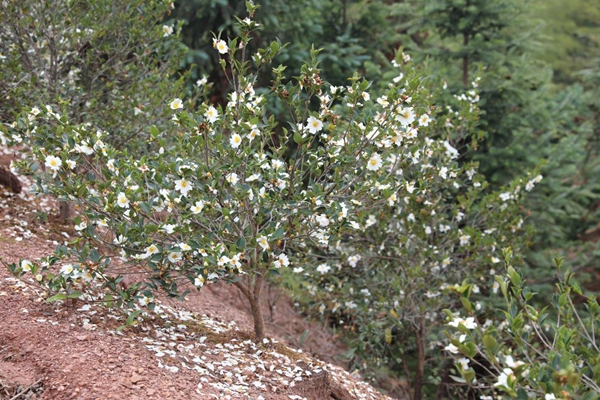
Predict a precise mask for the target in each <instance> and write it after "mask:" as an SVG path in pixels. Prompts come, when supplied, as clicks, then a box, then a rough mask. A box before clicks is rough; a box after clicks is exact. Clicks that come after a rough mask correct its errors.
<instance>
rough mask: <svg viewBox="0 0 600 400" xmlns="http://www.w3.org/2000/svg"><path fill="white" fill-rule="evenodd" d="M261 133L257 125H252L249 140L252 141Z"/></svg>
mask: <svg viewBox="0 0 600 400" xmlns="http://www.w3.org/2000/svg"><path fill="white" fill-rule="evenodd" d="M259 135H260V130H259V129H258V127H257V126H256V125H252V127H251V130H250V133H249V134H248V140H249V141H252V140H254V138H255V137H257V136H259Z"/></svg>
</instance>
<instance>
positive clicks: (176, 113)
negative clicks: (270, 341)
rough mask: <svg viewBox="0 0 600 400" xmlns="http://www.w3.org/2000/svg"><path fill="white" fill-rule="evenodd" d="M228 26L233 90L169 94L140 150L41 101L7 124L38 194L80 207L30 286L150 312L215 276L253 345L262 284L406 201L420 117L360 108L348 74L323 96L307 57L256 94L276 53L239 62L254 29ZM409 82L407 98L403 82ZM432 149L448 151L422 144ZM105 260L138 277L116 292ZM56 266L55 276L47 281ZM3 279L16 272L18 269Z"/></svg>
mask: <svg viewBox="0 0 600 400" xmlns="http://www.w3.org/2000/svg"><path fill="white" fill-rule="evenodd" d="M253 10H254V6H253V5H252V4H249V12H250V14H252V12H253ZM239 24H240V31H241V32H242V35H241V36H240V37H239V38H236V39H232V40H228V41H226V40H225V38H221V37H215V39H214V42H213V44H214V47H215V51H217V52H218V53H219V54H221V55H222V59H221V65H222V67H223V69H224V70H225V71H226V72H227V74H228V76H229V77H230V80H231V82H230V84H231V87H233V88H235V90H234V91H233V92H232V93H230V95H229V102H228V103H227V104H226V105H225V106H220V105H215V104H208V103H205V104H203V105H201V106H200V107H199V109H198V110H191V109H186V106H185V105H184V104H185V103H184V102H183V101H182V100H181V99H180V98H174V99H171V101H170V102H169V107H170V109H171V112H172V118H171V123H172V131H171V132H166V131H163V130H162V129H159V128H158V127H157V126H148V127H147V135H148V137H149V142H148V145H147V146H148V152H147V155H144V156H142V157H140V156H139V155H138V154H134V153H130V152H129V151H128V150H126V149H117V148H115V147H113V146H111V145H110V143H109V141H108V140H106V139H107V137H110V133H108V132H106V131H105V130H103V129H102V126H101V125H97V126H94V125H90V124H86V123H76V122H74V121H71V120H70V119H69V118H68V117H67V116H66V115H65V114H62V115H59V114H58V113H57V112H56V111H55V110H54V109H53V108H52V107H49V106H48V107H39V108H34V109H31V110H27V112H26V113H25V114H24V115H23V116H22V118H20V119H19V120H18V121H17V123H16V124H15V125H14V126H15V128H16V130H18V132H20V133H21V134H22V135H23V140H25V141H27V143H31V144H32V146H33V151H34V153H35V154H36V155H37V157H38V161H32V163H31V165H30V168H31V169H32V170H35V169H38V166H39V163H43V164H44V165H45V166H46V172H47V174H46V175H40V179H39V180H38V187H39V190H40V191H50V192H52V193H55V194H56V195H58V196H60V197H62V198H68V199H69V200H71V201H73V202H76V203H78V204H79V205H80V206H81V214H80V215H79V216H77V217H76V218H75V223H76V227H75V228H76V229H77V230H78V231H79V232H80V233H81V239H80V240H77V241H76V242H75V243H73V246H71V247H70V248H69V249H64V248H61V249H60V251H59V254H57V256H55V257H53V258H51V259H48V260H46V264H44V263H41V264H40V263H37V264H34V266H33V267H31V268H30V270H31V271H32V272H33V273H35V274H36V275H37V276H38V278H39V277H41V279H39V281H40V282H41V283H42V284H43V285H46V286H47V287H49V288H52V289H53V290H60V291H61V294H62V296H65V295H66V296H77V295H78V294H79V290H77V291H73V290H72V288H73V287H74V286H77V285H79V286H78V287H81V286H82V285H83V284H84V283H85V281H86V280H88V279H89V280H92V281H98V282H103V284H104V288H105V289H106V290H107V291H108V292H109V295H110V301H113V300H115V299H116V298H118V299H120V300H121V301H124V302H128V303H131V302H134V301H136V300H137V301H139V302H141V303H143V304H147V305H148V306H150V307H152V304H153V303H152V299H153V296H154V294H155V292H156V291H157V290H159V289H162V290H164V291H165V292H166V293H167V294H168V295H170V296H180V295H181V296H183V295H185V294H186V292H183V293H182V290H184V289H185V286H183V289H182V284H183V282H184V281H187V282H189V283H190V284H191V285H193V286H195V287H196V288H201V287H202V286H204V285H205V284H209V283H210V282H214V281H216V280H225V281H227V282H230V283H232V284H234V285H236V286H237V287H238V288H239V289H240V290H241V291H242V293H243V294H244V296H245V297H246V298H247V299H248V301H249V303H250V305H251V308H252V311H253V316H254V324H255V332H256V336H257V339H262V337H263V336H264V321H263V317H262V310H261V308H260V303H259V298H260V293H261V288H262V285H263V281H264V279H265V277H267V276H268V275H269V274H273V273H275V274H276V273H278V271H279V270H280V269H281V268H282V267H287V266H289V264H290V258H291V257H292V256H294V257H295V256H296V255H297V254H300V253H301V252H303V251H308V250H310V249H311V248H310V247H309V246H306V244H307V243H309V242H311V243H315V244H320V245H326V244H328V243H335V242H337V241H338V240H339V239H338V238H339V237H341V235H343V234H344V232H347V231H349V230H350V229H354V227H356V226H358V225H360V224H364V223H365V222H364V221H363V220H364V218H365V216H366V215H367V214H368V212H367V211H368V210H377V209H381V207H384V206H387V205H388V204H390V203H394V202H395V200H394V199H400V198H403V197H404V196H407V195H409V194H413V193H414V192H415V186H414V185H415V183H413V182H412V181H409V180H407V179H405V178H403V176H402V175H401V174H400V170H401V168H402V166H403V165H404V163H406V162H407V160H406V159H405V158H404V157H405V156H406V155H408V154H409V151H410V153H411V154H413V151H412V150H409V149H410V147H411V146H412V144H413V142H412V141H411V140H409V139H410V138H411V135H414V134H416V133H417V132H416V130H415V129H413V127H412V125H411V124H412V123H413V122H414V121H416V120H417V119H421V120H422V121H425V120H427V118H428V117H426V115H425V114H426V109H425V108H423V109H422V110H417V109H414V108H412V107H411V106H410V104H409V103H410V95H409V94H407V93H405V91H404V90H403V89H400V88H397V87H392V88H390V90H389V91H388V93H387V97H386V98H385V99H382V100H381V102H384V105H381V104H373V103H372V101H371V99H370V95H369V93H368V88H369V82H366V81H364V80H361V79H360V78H358V77H354V78H352V79H351V85H350V86H348V87H346V88H336V87H331V86H330V85H328V84H327V83H325V82H323V81H322V79H321V78H320V76H319V69H318V65H317V64H318V63H317V62H316V55H317V51H314V50H313V51H312V60H311V62H310V63H308V64H306V65H304V66H303V67H302V69H301V72H300V76H298V77H297V78H295V80H294V81H286V80H285V79H284V78H283V76H282V72H283V69H284V68H283V67H281V66H280V67H277V68H275V69H274V73H275V75H276V78H275V80H274V82H273V85H272V87H271V90H270V92H269V93H264V94H259V93H257V92H256V91H255V89H254V84H255V82H256V81H255V79H256V76H257V73H258V72H259V71H260V69H261V68H263V67H265V66H267V65H268V64H269V63H270V62H271V61H272V59H273V58H274V57H275V55H276V54H277V53H278V52H279V51H280V49H281V44H279V43H278V42H273V43H272V44H271V45H270V46H269V47H267V48H264V49H260V50H259V51H258V52H257V53H256V54H253V55H252V56H251V57H250V59H247V55H246V54H245V49H246V46H247V44H248V42H249V40H250V38H251V32H252V31H253V30H254V29H256V26H255V24H254V22H253V21H252V20H250V19H249V18H248V19H245V20H240V21H239ZM412 87H413V89H411V90H413V91H416V90H417V89H418V87H419V80H418V79H417V78H415V79H414V81H413V84H412ZM269 98H277V99H279V100H280V101H281V102H283V103H284V104H285V105H286V107H287V108H288V110H289V116H288V118H289V119H288V121H287V123H286V124H278V123H277V122H276V121H275V120H274V118H273V117H272V116H269V115H266V113H265V103H266V102H267V101H268V100H269ZM336 105H339V110H338V109H337V108H336V107H337V106H336ZM342 111H343V112H342ZM422 123H426V122H422ZM42 127H43V128H42ZM440 146H441V147H442V148H447V149H448V150H446V151H451V150H449V149H450V146H449V145H448V146H446V147H444V144H443V143H437V142H435V143H433V142H432V143H431V147H432V148H436V149H437V148H438V147H440ZM412 157H413V158H414V157H417V156H416V155H414V154H413V155H412ZM46 178H47V179H46ZM414 195H417V193H414ZM115 257H120V258H121V260H122V261H123V262H125V263H126V265H128V266H131V268H130V269H129V268H128V269H126V271H125V273H127V272H138V271H140V270H143V271H145V272H146V279H145V280H144V281H143V282H137V283H134V284H131V285H130V286H128V287H126V288H123V287H122V286H121V285H119V282H121V281H122V280H123V274H122V273H116V272H115V271H114V269H111V260H112V259H114V258H115ZM56 264H61V272H60V273H59V274H58V275H55V274H54V273H52V272H50V267H51V266H52V265H56ZM65 265H68V267H66V266H65ZM134 266H135V268H134ZM13 271H14V272H15V274H17V275H21V274H23V273H25V272H26V271H25V270H24V269H23V267H22V265H20V266H19V265H14V266H13ZM88 284H89V283H85V285H88ZM62 296H61V297H62Z"/></svg>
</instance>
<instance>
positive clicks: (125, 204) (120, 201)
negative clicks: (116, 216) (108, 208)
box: [117, 192, 129, 208]
mask: <svg viewBox="0 0 600 400" xmlns="http://www.w3.org/2000/svg"><path fill="white" fill-rule="evenodd" d="M117 205H118V206H119V207H121V208H129V199H128V198H127V196H125V193H123V192H120V193H119V195H118V196H117Z"/></svg>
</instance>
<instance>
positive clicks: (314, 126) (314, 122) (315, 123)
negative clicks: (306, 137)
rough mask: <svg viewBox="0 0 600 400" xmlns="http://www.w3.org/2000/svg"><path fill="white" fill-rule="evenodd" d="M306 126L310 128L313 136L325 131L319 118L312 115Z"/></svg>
mask: <svg viewBox="0 0 600 400" xmlns="http://www.w3.org/2000/svg"><path fill="white" fill-rule="evenodd" d="M306 125H307V127H308V131H309V132H310V133H312V134H315V133H317V132H320V131H321V129H323V122H321V121H320V120H318V119H317V118H315V117H313V116H312V115H311V116H310V117H308V120H307V121H306Z"/></svg>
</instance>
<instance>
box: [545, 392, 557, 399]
mask: <svg viewBox="0 0 600 400" xmlns="http://www.w3.org/2000/svg"><path fill="white" fill-rule="evenodd" d="M544 400H556V396H555V395H554V393H546V394H545V395H544Z"/></svg>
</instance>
